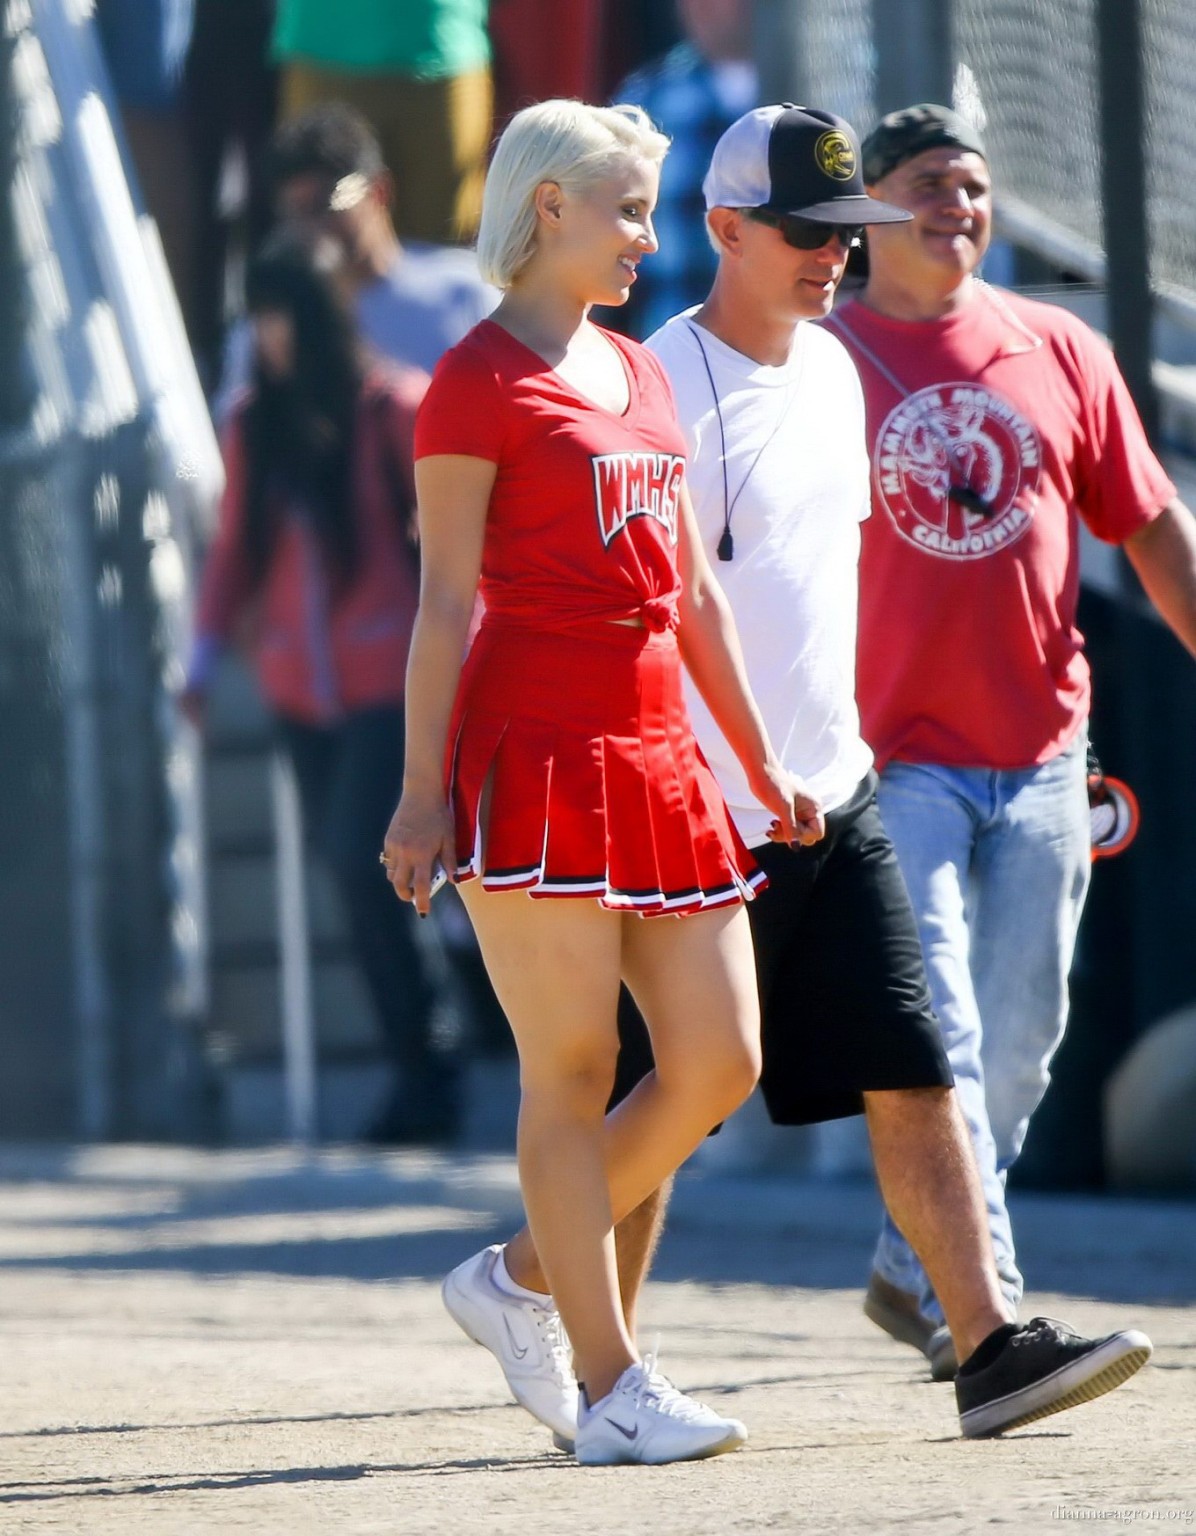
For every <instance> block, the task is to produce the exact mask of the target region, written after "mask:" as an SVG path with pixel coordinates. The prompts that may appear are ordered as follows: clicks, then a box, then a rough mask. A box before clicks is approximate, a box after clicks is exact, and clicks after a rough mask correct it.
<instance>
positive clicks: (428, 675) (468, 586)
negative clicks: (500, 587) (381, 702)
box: [385, 454, 497, 913]
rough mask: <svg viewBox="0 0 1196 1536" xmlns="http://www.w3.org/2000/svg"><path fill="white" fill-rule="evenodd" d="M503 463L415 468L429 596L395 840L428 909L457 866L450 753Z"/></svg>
mask: <svg viewBox="0 0 1196 1536" xmlns="http://www.w3.org/2000/svg"><path fill="white" fill-rule="evenodd" d="M496 473H497V467H496V466H495V465H494V464H493V463H491V462H490V461H489V460H488V459H475V458H467V457H464V456H462V455H456V454H438V455H434V456H432V457H430V458H425V459H420V460H419V462H418V463H417V464H416V467H415V482H416V493H417V497H418V504H419V535H420V596H419V612H418V613H417V615H416V619H415V629H414V632H413V634H412V637H411V654H410V657H409V659H408V663H407V694H406V705H405V712H406V720H407V752H406V762H405V764H404V770H403V795H402V799H401V800H400V801H399V805H398V808H397V810H396V811H395V813H394V816H393V817H392V818H391V823H390V828H389V830H388V831H387V834H386V844H385V853H386V859H387V864H388V866H389V873H390V880H391V884H392V885H393V886H394V888H395V890H396V892H397V893H398V894H399V896H401V897H402V898H403V900H404V901H414V902H415V905H416V908H417V910H418V911H420V912H421V913H426V912H427V910H428V901H429V899H430V897H429V887H430V884H431V878H432V866H433V864H434V862H435V861H436V860H437V859H439V861H440V862H441V863H442V864H443V866H444V868H445V869H446V870H447V871H448V873H449V874H450V876H451V875H452V873H453V871H454V869H455V868H456V850H455V848H454V846H453V824H452V816H451V814H450V812H449V808H448V806H447V804H446V803H445V795H444V753H445V745H446V741H447V737H448V728H449V720H450V718H451V716H452V710H453V701H454V699H455V698H456V693H457V684H458V682H459V680H460V676H461V662H462V657H463V655H464V651H465V639H466V636H467V634H468V632H469V621H470V618H471V617H472V615H473V608H474V602H475V601H476V597H477V587H478V577H479V575H480V573H481V568H482V539H483V536H484V533H485V527H486V514H487V511H488V509H489V505H490V492H491V490H492V489H493V487H494V478H495V475H496Z"/></svg>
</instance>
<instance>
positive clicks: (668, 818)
mask: <svg viewBox="0 0 1196 1536" xmlns="http://www.w3.org/2000/svg"><path fill="white" fill-rule="evenodd" d="M446 776H447V781H448V793H449V800H450V804H451V805H452V807H453V814H454V817H455V821H456V832H457V878H458V879H459V880H469V879H474V878H476V877H478V876H480V877H481V881H482V885H483V886H484V887H485V889H486V890H490V891H506V890H523V891H527V892H528V893H529V895H531V896H585V897H589V898H592V899H595V898H596V899H597V900H598V901H599V902H600V903H601V904H602V905H603V906H604V907H610V908H612V909H615V910H617V911H634V912H640V913H643V914H644V915H646V916H650V915H656V914H661V913H675V914H683V913H688V912H699V911H703V910H706V909H708V908H711V907H719V906H725V905H728V904H729V903H732V902H737V901H742V900H747V899H750V898H751V896H752V894H753V893H754V892H755V891H756V890H759V889H760V888H762V887H763V886H764V885H765V884H766V878H765V876H764V874H763V872H762V871H761V870H760V869H759V868H758V867H757V865H756V863H755V861H754V860H753V859H752V857H751V855H750V854H749V853H748V851H747V849H746V848H745V847H744V845H743V841H742V839H741V838H740V836H739V834H738V832H737V831H736V830H735V826H734V823H733V822H732V820H731V817H730V814H729V812H728V811H727V807H726V804H725V803H724V801H723V797H722V794H721V792H720V790H719V787H718V784H717V782H716V781H715V778H714V775H713V774H712V773H711V771H710V769H709V767H708V766H707V764H706V760H705V759H704V758H703V756H702V754H701V752H700V750H699V748H698V746H697V743H696V742H695V741H694V737H693V730H692V727H691V726H690V721H689V712H688V710H687V709H686V707H685V698H684V694H683V692H682V686H681V661H680V656H679V654H678V650H677V642H676V637H675V636H674V635H673V634H672V632H671V631H665V632H664V633H656V632H654V631H652V630H648V629H640V628H637V627H631V626H625V625H620V624H595V625H592V626H589V627H588V628H587V629H586V630H585V631H584V633H581V632H579V633H577V634H573V633H570V634H558V633H551V632H548V633H546V632H543V631H526V630H520V629H514V628H506V627H502V626H500V625H497V624H496V625H492V626H487V625H483V627H482V629H481V631H480V632H479V634H478V637H477V639H476V640H475V642H474V645H473V648H472V650H471V651H470V653H469V656H468V658H467V659H466V663H465V667H464V670H463V672H462V675H461V685H460V688H459V690H458V694H457V704H456V709H455V711H454V716H453V723H452V727H451V729H450V731H449V748H448V756H447V767H446ZM483 806H484V807H485V808H484V810H480V808H482V807H483ZM483 823H484V824H483Z"/></svg>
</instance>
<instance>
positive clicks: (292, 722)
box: [183, 232, 459, 1143]
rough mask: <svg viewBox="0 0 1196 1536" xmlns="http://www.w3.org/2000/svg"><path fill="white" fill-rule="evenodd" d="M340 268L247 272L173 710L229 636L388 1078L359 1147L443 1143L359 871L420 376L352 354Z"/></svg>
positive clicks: (407, 912) (189, 704)
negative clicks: (215, 512) (220, 490)
mask: <svg viewBox="0 0 1196 1536" xmlns="http://www.w3.org/2000/svg"><path fill="white" fill-rule="evenodd" d="M342 261H343V252H342V251H341V248H340V247H338V246H337V245H336V244H335V242H332V241H329V240H326V239H324V240H318V241H316V242H315V243H313V242H311V241H309V240H305V239H302V238H301V237H299V236H297V235H296V234H295V233H294V232H283V233H281V234H279V235H276V236H275V237H274V238H273V239H272V240H271V242H270V243H269V244H268V245H267V247H266V248H265V249H264V250H263V251H262V253H261V254H260V255H259V256H258V257H257V258H256V259H255V260H254V262H253V263H252V264H251V266H250V269H249V272H248V277H247V302H248V307H249V314H250V317H251V322H250V323H251V325H252V330H253V342H254V350H253V370H252V380H251V384H250V387H249V389H248V390H247V391H245V392H244V393H243V395H242V396H241V397H240V398H239V400H238V402H237V404H236V405H235V407H234V409H233V412H232V415H231V417H230V420H229V422H228V425H227V428H226V430H225V433H224V440H223V441H224V454H225V466H226V472H227V477H228V483H227V488H226V491H225V495H224V500H223V503H222V506H221V513H220V522H219V527H218V530H217V534H216V538H215V540H214V543H213V545H212V549H211V551H210V553H209V556H208V560H207V564H206V566H205V569H204V572H203V580H202V585H201V589H200V594H199V601H198V608H197V618H196V638H195V645H194V651H193V655H192V661H191V665H190V668H189V673H188V679H187V684H186V690H185V692H184V695H183V706H184V708H185V710H186V711H187V713H188V714H189V716H190V717H191V718H192V719H193V720H194V721H195V722H196V723H197V724H202V720H203V713H204V699H205V695H206V692H207V689H208V686H209V684H210V681H211V678H212V674H213V669H214V666H215V663H216V660H217V658H218V655H219V652H220V650H221V648H222V647H223V646H224V645H226V644H227V643H228V642H229V641H230V640H233V639H236V638H239V637H241V636H246V637H247V639H248V644H249V648H250V650H251V651H252V654H253V658H254V661H255V663H256V669H257V674H258V678H259V681H260V685H261V689H262V693H263V694H264V696H265V698H266V700H267V703H268V705H269V708H270V709H271V711H272V713H273V715H274V719H275V722H276V725H277V730H278V735H279V739H280V742H281V744H282V746H283V747H284V749H285V750H286V751H287V752H288V753H289V755H290V757H291V760H292V762H293V764H294V768H295V774H296V778H297V781H298V785H299V792H300V798H301V801H302V806H303V814H304V820H305V827H306V832H307V835H308V838H309V840H310V842H311V843H312V844H313V845H314V846H315V848H316V849H318V851H319V852H320V853H321V854H322V855H323V856H324V857H325V858H326V859H327V861H328V864H329V866H330V867H331V870H332V872H333V875H334V877H335V879H336V882H337V885H338V887H339V890H340V893H341V896H342V899H343V902H344V906H345V910H346V913H347V916H348V921H349V929H350V933H351V936H352V939H353V943H354V947H355V949H356V952H357V955H358V957H359V960H360V963H361V966H362V969H363V972H364V975H365V978H366V981H367V984H368V987H369V991H370V995H371V998H372V1001H373V1005H374V1010H375V1013H376V1016H377V1019H378V1023H379V1025H380V1026H381V1029H382V1033H383V1036H384V1039H385V1043H386V1047H387V1050H388V1052H389V1055H390V1057H391V1059H392V1061H393V1064H394V1068H395V1071H396V1081H395V1085H394V1088H393V1092H392V1093H391V1096H390V1098H389V1100H388V1101H387V1103H386V1104H385V1106H384V1107H383V1109H382V1112H381V1114H380V1115H379V1117H378V1119H377V1120H376V1121H375V1122H374V1123H373V1124H372V1125H371V1126H370V1127H369V1128H368V1129H367V1131H366V1135H367V1139H372V1140H376V1141H380V1142H387V1143H443V1142H446V1141H448V1140H450V1139H451V1138H452V1137H453V1135H454V1134H455V1132H456V1129H457V1122H458V1076H459V1074H458V1066H457V1062H456V1060H455V1059H454V1058H453V1057H452V1056H451V1054H449V1053H447V1052H445V1051H444V1050H442V1049H441V1048H440V1046H439V1043H438V1042H437V1041H436V1040H435V1039H434V1038H433V1027H432V1026H433V1015H434V1005H435V1003H436V991H437V984H438V981H439V978H438V977H437V976H436V975H435V973H434V967H433V960H432V957H431V956H430V954H429V951H428V949H427V947H426V946H424V945H422V944H421V943H420V942H419V939H418V938H417V935H416V931H415V929H416V918H415V914H414V912H413V911H412V909H411V908H409V907H404V906H402V905H401V904H400V903H398V902H396V901H395V899H394V897H393V895H392V894H391V892H390V890H389V889H388V887H387V884H386V881H385V879H384V878H383V877H382V875H381V873H380V871H379V869H378V863H377V850H378V841H379V838H380V836H381V833H382V831H383V829H384V828H385V826H386V823H387V821H388V819H389V816H390V812H391V810H392V809H393V806H394V801H395V796H396V795H397V793H398V788H399V784H400V781H401V778H402V762H403V742H404V720H403V693H404V677H405V672H406V665H407V650H408V645H409V643H410V639H411V629H412V624H413V622H414V618H415V609H416V602H417V589H418V577H417V571H416V564H415V559H414V555H413V544H412V541H413V517H414V506H415V495H414V485H413V479H412V474H413V471H412V434H413V430H414V419H415V410H416V407H417V406H418V404H419V401H420V400H421V399H422V397H423V393H424V389H425V387H426V385H427V376H426V375H425V374H423V373H421V372H418V371H416V370H412V369H406V370H400V369H397V368H395V367H394V366H393V365H383V364H380V363H378V362H377V361H374V360H372V359H371V358H370V357H369V355H368V354H367V353H366V352H365V351H364V349H363V348H362V346H361V344H360V343H359V341H358V338H357V334H356V331H355V328H354V325H353V322H352V319H351V317H350V311H349V309H348V306H347V305H346V303H345V300H344V295H343V291H342V286H339V285H338V282H337V278H338V264H340V263H341V262H342Z"/></svg>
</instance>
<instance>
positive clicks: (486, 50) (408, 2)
mask: <svg viewBox="0 0 1196 1536" xmlns="http://www.w3.org/2000/svg"><path fill="white" fill-rule="evenodd" d="M487 9H488V0H403V3H402V4H396V3H395V0H279V5H278V17H277V21H276V24H275V28H274V41H273V52H274V55H275V57H276V58H277V59H278V61H279V63H280V65H281V68H282V115H283V117H284V118H292V117H295V116H297V115H298V114H299V113H300V112H303V111H305V110H306V109H307V108H308V107H311V106H314V105H316V104H317V103H319V102H323V101H329V100H340V101H346V102H348V103H349V104H350V105H352V106H354V107H356V108H357V110H358V111H359V112H361V113H362V114H363V115H364V116H365V117H366V118H367V119H368V120H369V121H370V123H371V124H372V125H373V127H374V130H375V132H376V133H377V135H378V138H379V140H380V141H381V144H382V151H383V155H384V157H385V159H386V163H387V166H388V168H389V169H390V171H391V173H392V175H394V176H395V178H396V180H397V181H398V183H399V185H400V186H401V187H402V188H403V199H402V203H401V206H400V210H399V218H400V229H399V233H400V235H402V236H406V237H407V238H409V239H413V240H426V241H430V242H433V243H437V244H441V243H445V242H453V241H464V242H468V241H472V239H473V237H474V235H475V234H476V232H477V222H478V217H479V214H480V212H481V196H482V180H483V176H484V174H485V163H486V151H487V149H488V147H489V143H490V135H491V130H492V127H493V91H492V84H491V75H490V40H489V35H488V32H487V26H486V17H487Z"/></svg>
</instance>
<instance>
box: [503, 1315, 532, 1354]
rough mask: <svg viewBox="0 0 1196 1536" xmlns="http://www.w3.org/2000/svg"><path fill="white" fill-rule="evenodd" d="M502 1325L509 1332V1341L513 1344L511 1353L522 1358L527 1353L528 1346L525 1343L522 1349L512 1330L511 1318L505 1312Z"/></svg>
mask: <svg viewBox="0 0 1196 1536" xmlns="http://www.w3.org/2000/svg"><path fill="white" fill-rule="evenodd" d="M502 1325H503V1327H504V1328H505V1329H506V1332H507V1343H508V1344H509V1345H510V1346H511V1353H512V1354H513V1355H514V1356H515V1358H516V1360H522V1359H523V1358H524V1357H525V1356H526V1354H527V1350H528V1346H527V1345H526V1344H525V1345H524V1346H523V1348H522V1349H520V1347H519V1344H518V1342H517V1340H516V1338H515V1335H514V1334H513V1333H512V1332H511V1319H510V1318H509V1317H508V1316H507V1315H506V1313H505V1312H504V1314H503V1320H502Z"/></svg>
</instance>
